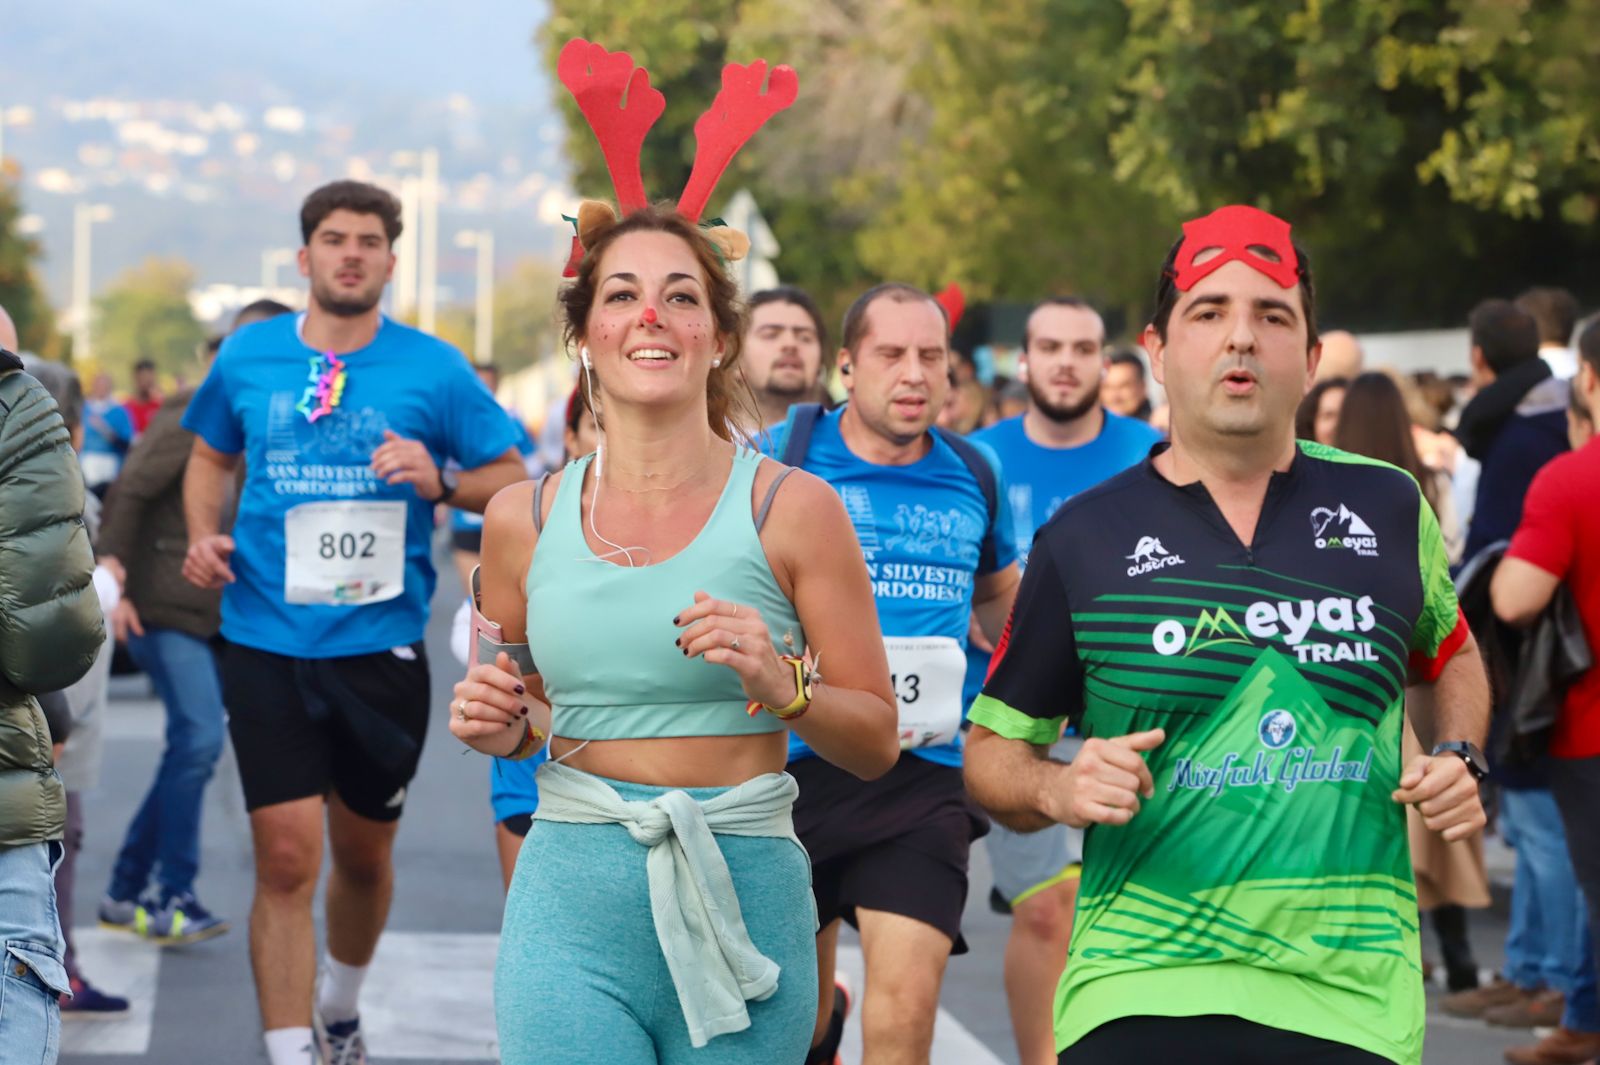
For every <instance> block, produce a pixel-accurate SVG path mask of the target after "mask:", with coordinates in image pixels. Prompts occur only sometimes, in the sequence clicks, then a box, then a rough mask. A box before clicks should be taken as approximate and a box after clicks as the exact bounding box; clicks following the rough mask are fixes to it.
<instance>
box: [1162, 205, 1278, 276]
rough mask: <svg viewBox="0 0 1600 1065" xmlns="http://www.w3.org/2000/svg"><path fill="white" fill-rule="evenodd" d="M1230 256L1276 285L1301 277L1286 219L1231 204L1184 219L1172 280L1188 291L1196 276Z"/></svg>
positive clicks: (1206, 274) (1228, 261)
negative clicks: (1185, 220) (1199, 215)
mask: <svg viewBox="0 0 1600 1065" xmlns="http://www.w3.org/2000/svg"><path fill="white" fill-rule="evenodd" d="M1197 259H1198V260H1200V261H1199V262H1196V260H1197ZM1231 262H1241V263H1244V264H1245V265H1246V266H1248V267H1250V269H1252V270H1255V271H1258V272H1259V273H1261V274H1263V275H1265V276H1266V277H1269V278H1271V279H1272V281H1273V282H1274V283H1275V284H1276V285H1277V286H1278V287H1279V288H1293V287H1294V286H1295V285H1296V284H1297V283H1298V282H1299V280H1300V257H1299V256H1298V255H1296V254H1295V251H1294V244H1293V243H1292V242H1291V241H1290V239H1289V223H1288V222H1285V221H1284V220H1283V219H1281V218H1275V217H1274V216H1272V215H1270V214H1268V213H1267V212H1265V211H1261V210H1257V209H1256V208H1254V207H1245V206H1242V205H1238V204H1235V205H1233V206H1231V207H1219V208H1218V209H1217V210H1215V211H1212V212H1211V213H1210V214H1208V215H1206V216H1205V217H1204V218H1196V219H1195V220H1194V221H1192V222H1185V223H1184V224H1183V243H1182V244H1181V245H1179V246H1178V258H1177V260H1176V261H1175V262H1174V264H1173V265H1174V266H1175V267H1176V268H1177V273H1176V274H1174V275H1173V279H1172V281H1173V284H1175V285H1177V286H1178V291H1180V292H1188V291H1189V290H1190V289H1191V288H1193V287H1194V286H1195V284H1196V282H1199V281H1201V280H1202V279H1204V278H1205V277H1207V276H1208V275H1210V274H1211V273H1213V272H1215V271H1216V270H1218V269H1220V268H1221V267H1222V266H1223V265H1224V264H1225V263H1231Z"/></svg>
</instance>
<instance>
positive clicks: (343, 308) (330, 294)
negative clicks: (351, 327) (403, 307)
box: [311, 283, 383, 318]
mask: <svg viewBox="0 0 1600 1065" xmlns="http://www.w3.org/2000/svg"><path fill="white" fill-rule="evenodd" d="M311 296H312V298H313V299H315V300H316V301H317V306H319V307H321V308H322V309H323V310H325V311H327V312H328V313H329V314H331V315H333V316H334V317H336V318H359V317H360V316H361V315H363V314H366V313H367V312H368V311H370V310H372V308H374V307H376V306H377V305H378V301H379V300H381V299H383V286H382V285H377V286H375V287H374V288H373V289H372V291H371V292H357V293H354V294H353V295H349V296H340V295H336V294H335V293H334V290H333V286H332V285H329V284H322V283H314V284H313V285H312V286H311Z"/></svg>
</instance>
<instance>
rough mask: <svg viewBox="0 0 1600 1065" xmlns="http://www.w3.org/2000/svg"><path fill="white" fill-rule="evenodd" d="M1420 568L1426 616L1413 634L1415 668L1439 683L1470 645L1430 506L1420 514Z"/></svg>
mask: <svg viewBox="0 0 1600 1065" xmlns="http://www.w3.org/2000/svg"><path fill="white" fill-rule="evenodd" d="M1417 568H1418V571H1419V573H1420V575H1421V578H1422V612H1421V613H1420V614H1419V615H1418V616H1417V623H1416V626H1415V627H1414V628H1413V629H1412V630H1411V668H1412V669H1413V670H1414V671H1415V673H1416V674H1417V676H1418V677H1419V678H1420V679H1422V680H1425V681H1434V680H1438V679H1439V674H1440V673H1441V672H1443V670H1444V666H1445V663H1446V662H1448V661H1450V659H1451V657H1452V656H1454V655H1455V653H1456V652H1457V651H1458V650H1460V649H1461V645H1462V644H1464V643H1466V642H1467V633H1468V629H1467V618H1466V615H1465V614H1463V613H1462V612H1461V606H1460V604H1459V603H1458V602H1457V600H1456V586H1455V582H1454V581H1452V580H1451V579H1450V558H1449V555H1448V554H1446V552H1445V546H1444V535H1443V534H1442V533H1441V532H1440V531H1439V519H1438V518H1437V517H1436V516H1435V515H1434V513H1433V508H1432V507H1430V506H1428V505H1427V504H1426V502H1424V504H1423V505H1422V506H1421V507H1420V508H1418V511H1417Z"/></svg>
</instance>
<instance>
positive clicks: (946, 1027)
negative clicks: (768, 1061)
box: [834, 943, 1004, 1065]
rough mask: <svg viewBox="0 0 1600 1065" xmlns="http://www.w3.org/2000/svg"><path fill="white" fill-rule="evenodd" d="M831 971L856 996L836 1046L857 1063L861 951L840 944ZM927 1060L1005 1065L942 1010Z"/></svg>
mask: <svg viewBox="0 0 1600 1065" xmlns="http://www.w3.org/2000/svg"><path fill="white" fill-rule="evenodd" d="M834 968H835V969H837V970H838V971H839V972H841V973H843V974H844V975H845V977H846V979H848V980H849V981H850V989H851V991H852V992H853V993H854V995H855V1001H854V1002H853V1003H852V1009H851V1010H850V1018H849V1020H847V1021H846V1022H845V1026H844V1040H843V1041H842V1042H841V1043H840V1044H839V1051H840V1053H841V1054H842V1055H843V1057H844V1060H845V1061H860V1060H861V1011H860V1009H858V1008H854V1007H859V1006H860V1004H861V990H862V988H864V987H865V986H866V982H867V980H866V966H865V963H864V962H863V960H862V957H861V948H860V947H859V946H854V945H850V944H843V943H841V944H840V945H839V951H838V955H837V958H836V960H835V965H834ZM929 1061H930V1062H931V1063H932V1065H1004V1062H1003V1061H1002V1059H1000V1058H998V1057H996V1056H995V1053H994V1051H992V1050H990V1049H989V1048H988V1047H986V1046H984V1045H983V1044H982V1043H980V1042H979V1041H978V1038H977V1036H975V1035H973V1034H972V1033H971V1032H969V1031H967V1029H966V1027H965V1026H964V1025H963V1024H962V1023H961V1022H960V1021H958V1020H956V1019H955V1018H954V1017H952V1016H951V1015H950V1013H949V1012H948V1011H946V1010H943V1009H941V1010H940V1011H939V1015H938V1016H937V1017H936V1018H935V1019H934V1022H933V1053H932V1055H930V1057H929Z"/></svg>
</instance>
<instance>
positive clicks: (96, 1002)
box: [61, 977, 128, 1020]
mask: <svg viewBox="0 0 1600 1065" xmlns="http://www.w3.org/2000/svg"><path fill="white" fill-rule="evenodd" d="M70 983H71V986H72V997H71V998H68V997H67V996H66V995H62V996H61V1016H62V1017H63V1018H66V1017H82V1018H84V1019H85V1020H100V1019H108V1020H117V1019H119V1018H120V1017H121V1016H122V1015H123V1014H125V1013H127V1012H128V1000H127V999H125V998H123V997H122V996H121V995H108V994H106V993H105V992H103V991H101V990H100V989H99V988H97V987H95V986H94V985H92V984H90V983H89V981H87V980H80V979H78V978H77V977H73V978H72V980H71V982H70Z"/></svg>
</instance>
